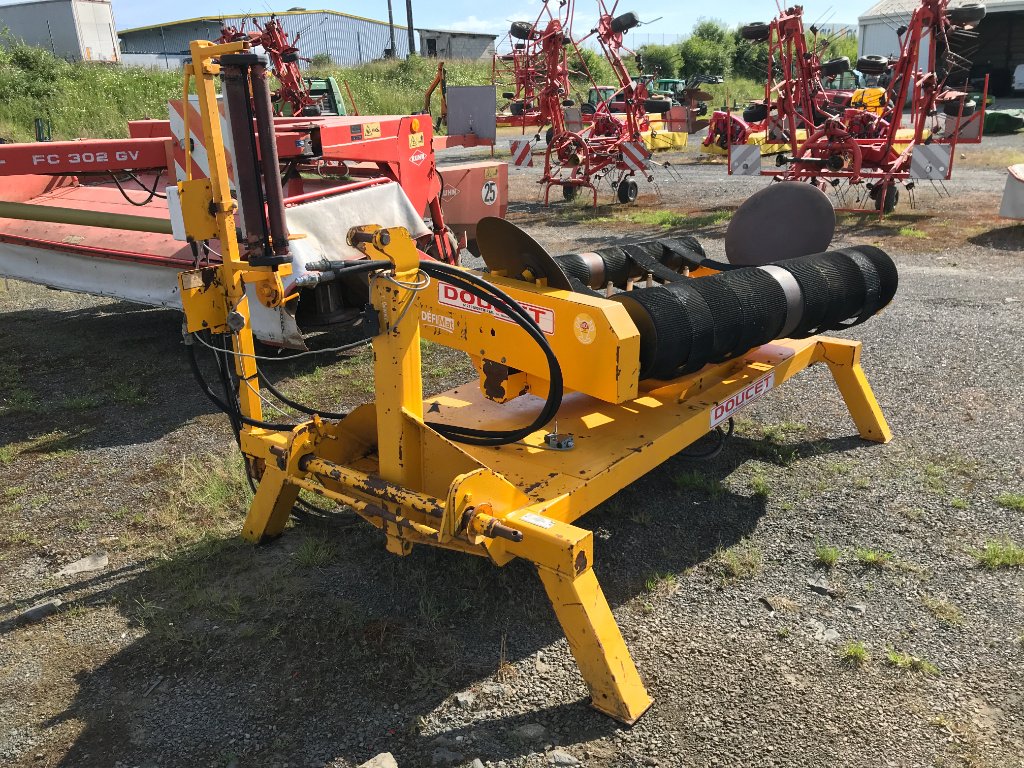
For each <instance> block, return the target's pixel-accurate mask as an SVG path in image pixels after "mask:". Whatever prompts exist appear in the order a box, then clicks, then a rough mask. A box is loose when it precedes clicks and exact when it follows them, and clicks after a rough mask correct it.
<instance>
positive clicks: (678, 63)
mask: <svg viewBox="0 0 1024 768" xmlns="http://www.w3.org/2000/svg"><path fill="white" fill-rule="evenodd" d="M742 26H743V25H739V26H737V27H735V28H730V27H728V26H726V25H725V24H724V23H722V22H720V21H717V20H714V19H701V20H700V21H698V22H697V24H696V25H695V26H694V28H693V32H692V33H691V34H690V36H689V37H687V38H686V39H685V40H683V41H682V42H681V43H675V44H673V45H644V46H641V47H640V49H639V50H638V51H637V53H638V54H639V60H640V61H639V64H640V65H642V68H643V71H644V73H645V74H653V75H657V76H658V77H678V78H683V79H688V78H691V77H694V76H696V75H722V76H723V77H726V78H730V77H732V78H746V79H750V80H759V81H761V82H764V79H765V76H766V74H767V68H768V45H767V43H754V42H751V41H749V40H744V39H743V37H742V35H741V34H740V30H741V29H742ZM807 34H808V39H810V33H809V32H808V33H807ZM823 39H827V41H828V47H827V50H826V52H825V53H824V54H822V58H823V59H834V58H838V57H840V56H848V57H849V58H850V60H851V61H854V62H855V61H856V59H857V36H856V34H855V33H854V32H853V30H848V31H846V32H840V33H837V34H833V35H829V36H828V37H827V38H826V37H825V36H824V35H819V37H818V40H819V44H820V42H821V41H822V40H823Z"/></svg>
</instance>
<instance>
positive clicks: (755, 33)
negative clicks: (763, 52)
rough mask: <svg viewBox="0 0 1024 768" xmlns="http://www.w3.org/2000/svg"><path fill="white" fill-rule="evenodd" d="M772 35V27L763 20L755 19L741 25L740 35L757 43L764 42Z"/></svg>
mask: <svg viewBox="0 0 1024 768" xmlns="http://www.w3.org/2000/svg"><path fill="white" fill-rule="evenodd" d="M770 36H771V27H769V26H768V25H767V24H765V23H764V22H763V21H755V22H753V23H751V24H746V25H744V26H742V27H740V37H742V38H743V39H744V40H750V41H752V42H755V43H763V42H764V41H765V40H767V39H768V38H769V37H770Z"/></svg>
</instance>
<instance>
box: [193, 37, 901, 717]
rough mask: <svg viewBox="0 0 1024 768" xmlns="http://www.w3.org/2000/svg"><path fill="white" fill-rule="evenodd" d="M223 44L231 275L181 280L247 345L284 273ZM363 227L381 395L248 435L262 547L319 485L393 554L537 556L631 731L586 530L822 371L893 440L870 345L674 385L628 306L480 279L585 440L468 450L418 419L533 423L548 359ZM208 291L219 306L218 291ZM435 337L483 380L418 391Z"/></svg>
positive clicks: (210, 322)
mask: <svg viewBox="0 0 1024 768" xmlns="http://www.w3.org/2000/svg"><path fill="white" fill-rule="evenodd" d="M224 48H226V47H225V46H210V47H207V46H205V45H203V44H201V43H193V44H192V53H193V61H194V64H193V67H194V68H195V70H196V71H195V73H194V74H195V75H196V77H197V81H199V82H198V83H197V89H198V90H199V91H200V94H201V100H200V104H201V107H202V110H201V111H202V114H203V121H204V130H206V131H207V137H208V139H207V147H208V148H209V149H210V150H211V152H212V155H213V157H212V159H211V163H210V165H211V178H212V181H213V185H212V186H213V195H214V203H215V210H216V211H217V220H218V223H219V226H220V227H221V235H222V246H223V248H224V255H225V266H224V267H222V268H220V271H219V272H218V273H217V274H216V275H213V276H212V278H211V279H207V280H205V281H203V280H201V279H199V278H201V277H204V276H205V277H208V278H210V277H211V276H210V275H208V274H207V275H203V274H199V275H197V274H196V273H185V274H183V277H182V290H183V300H184V304H185V310H186V314H187V319H188V327H189V328H190V329H195V330H198V329H203V328H206V329H210V330H212V331H214V332H229V330H228V327H227V324H228V321H227V320H226V319H225V313H235V315H234V320H235V323H234V325H233V327H234V328H235V329H236V330H235V332H233V339H234V343H235V349H236V350H237V351H239V352H241V353H242V355H249V354H252V344H253V341H252V332H251V329H250V328H249V324H248V311H247V307H246V305H245V302H244V294H243V287H244V284H245V283H246V282H252V281H254V280H256V281H261V280H262V281H267V280H271V281H272V280H273V276H274V275H275V273H273V272H271V273H270V274H269V275H268V274H267V273H266V272H265V271H264V270H259V269H253V268H250V267H248V265H246V264H245V263H244V262H241V261H240V260H239V258H238V249H237V244H236V243H235V242H234V237H233V236H231V235H232V234H233V222H232V221H231V215H230V209H231V205H230V202H229V201H230V197H229V196H228V191H227V188H226V182H225V178H224V176H222V175H221V173H220V172H218V171H216V170H215V169H217V168H223V166H222V165H221V164H222V163H223V162H224V158H223V154H222V153H220V154H218V152H217V148H218V146H219V144H220V142H219V128H220V126H219V121H218V120H214V119H212V118H213V116H214V115H215V114H216V112H215V110H214V109H213V107H215V104H214V102H213V98H214V96H213V91H212V87H210V88H209V89H207V88H206V87H205V86H203V85H202V84H201V83H203V82H206V83H207V84H209V77H208V76H209V74H210V73H211V71H212V66H211V64H210V63H209V61H208V56H207V54H210V53H211V52H212V51H213V50H214V49H219V50H220V51H221V52H224V50H223V49H224ZM211 135H213V136H215V137H216V138H217V139H218V141H210V140H209V137H210V136H211ZM360 229H361V230H362V231H363V233H364V238H363V239H365V235H368V236H369V238H370V242H363V243H360V244H359V246H358V247H359V248H360V249H361V250H363V251H364V253H366V254H367V255H368V256H370V257H371V258H378V259H380V258H386V259H388V260H390V261H391V263H392V265H393V270H392V271H391V272H390V273H385V272H383V271H381V272H376V273H374V274H373V275H372V276H371V280H370V296H371V302H372V305H373V307H374V308H375V309H376V311H377V313H378V318H379V322H380V331H379V332H378V334H377V335H376V336H374V338H373V349H374V374H375V381H376V398H375V401H374V402H373V403H367V404H365V405H363V406H360V407H358V408H356V409H355V410H353V411H352V413H350V414H349V415H348V416H347V417H346V418H344V419H342V420H339V421H332V420H325V419H322V418H320V417H313V418H312V419H311V420H310V421H308V422H305V423H304V424H301V425H299V426H296V427H295V428H294V429H293V430H292V431H291V432H285V431H273V430H266V429H262V428H258V427H249V426H247V427H244V428H243V431H242V435H241V445H242V451H243V453H244V454H245V455H246V457H247V460H249V461H250V465H251V466H252V467H253V468H254V469H256V471H257V472H258V473H259V474H260V482H259V485H258V487H257V491H256V495H255V497H254V499H253V502H252V505H251V507H250V509H249V513H248V516H247V518H246V520H245V523H244V527H243V536H244V537H245V538H246V539H248V540H250V541H253V542H258V541H263V540H265V539H269V538H273V537H276V536H278V535H280V534H281V533H282V532H283V530H284V528H285V525H286V523H287V521H288V517H289V514H290V512H291V509H292V506H293V504H294V503H295V501H296V498H297V496H298V494H299V492H300V491H302V490H306V491H309V492H312V493H316V494H319V495H321V496H323V497H325V498H328V499H331V500H333V501H335V502H337V503H340V504H344V505H347V506H348V507H350V508H351V509H353V510H354V511H355V512H356V513H357V514H359V515H360V516H362V517H363V518H364V519H366V520H367V521H368V522H370V523H371V524H373V525H374V526H376V527H377V528H379V529H380V530H381V531H383V532H384V534H385V539H386V547H387V549H388V550H389V551H391V552H393V553H395V554H399V555H406V554H409V552H410V551H411V550H412V548H413V546H414V545H416V544H427V545H430V546H436V547H444V548H448V549H453V550H458V551H461V552H466V553H469V554H474V555H479V556H483V557H487V558H489V559H490V560H491V561H492V562H494V563H495V564H497V565H504V564H506V563H508V562H510V561H511V560H512V559H514V558H517V557H519V558H523V559H526V560H529V561H530V562H532V563H534V565H535V566H536V567H537V571H538V574H539V575H540V579H541V582H542V583H543V585H544V588H545V590H546V591H547V594H548V596H549V598H550V600H551V603H552V605H553V607H554V610H555V614H556V616H557V617H558V620H559V622H560V623H561V626H562V628H563V631H564V632H565V635H566V637H567V638H568V641H569V647H570V649H571V650H572V653H573V655H574V657H575V658H576V661H577V664H578V665H579V668H580V672H581V674H582V676H583V679H584V680H585V681H586V683H587V685H588V687H589V689H590V693H591V702H592V704H593V706H594V707H595V708H597V709H598V710H600V711H601V712H604V713H606V714H607V715H610V716H611V717H613V718H615V719H617V720H620V721H622V722H624V723H634V722H635V721H636V720H637V718H639V717H640V716H641V715H642V714H643V713H644V712H645V711H646V710H647V708H648V707H649V706H650V705H651V698H650V696H649V695H648V694H647V691H646V690H645V688H644V685H643V683H642V682H641V679H640V675H639V673H638V672H637V669H636V666H635V665H634V663H633V660H632V658H631V657H630V655H629V651H628V649H627V648H626V644H625V642H624V640H623V638H622V634H621V633H620V631H619V628H618V626H617V625H616V623H615V619H614V617H613V615H612V612H611V609H610V607H609V605H608V602H607V601H606V599H605V597H604V594H603V593H602V591H601V587H600V585H599V584H598V582H597V578H596V576H595V574H594V570H593V564H594V543H593V534H592V533H591V532H590V531H587V530H584V529H582V528H579V527H577V526H575V525H574V524H573V523H574V522H575V521H576V520H577V519H578V518H579V517H580V516H581V515H583V514H585V513H586V512H587V511H589V510H590V509H593V508H594V507H595V506H596V505H598V504H600V503H601V502H603V501H604V500H605V499H607V498H609V497H610V496H611V495H612V494H614V493H615V492H616V491H618V490H619V489H621V488H622V487H624V486H625V485H628V484H629V483H631V482H633V481H634V480H636V479H638V478H640V477H642V476H643V475H644V474H645V473H647V472H649V471H650V470H651V469H653V468H654V467H656V466H658V465H659V464H661V463H662V462H663V461H665V460H666V459H668V458H670V457H671V456H673V455H675V454H676V453H678V452H679V451H681V450H683V449H684V448H686V447H687V446H688V445H690V444H692V443H693V442H695V441H696V440H698V439H699V438H700V437H701V436H703V435H704V434H706V433H708V432H709V431H710V430H711V429H713V427H714V425H715V424H716V423H717V422H718V421H719V420H724V418H726V417H727V416H728V415H731V414H732V413H733V412H735V410H736V409H738V408H740V407H742V406H743V405H744V404H746V403H748V402H750V401H751V400H753V399H755V398H757V397H759V396H760V395H762V394H765V393H767V392H768V391H770V390H771V389H772V388H774V387H776V386H778V385H780V384H781V383H783V382H784V381H786V380H788V379H789V378H790V377H792V376H794V375H795V374H797V373H799V372H800V371H802V370H803V369H805V368H807V367H809V366H811V365H814V364H815V363H819V362H823V363H825V364H826V365H827V366H828V368H829V370H830V371H831V372H832V375H833V377H834V378H835V381H836V383H837V385H838V387H839V391H840V393H841V394H842V396H843V399H844V400H845V402H846V405H847V407H848V409H849V411H850V414H851V415H852V417H853V420H854V423H855V424H856V426H857V429H858V431H859V432H860V434H861V436H862V437H864V438H865V439H868V440H874V441H877V442H886V441H888V440H889V439H891V437H892V435H891V432H890V431H889V428H888V426H887V424H886V422H885V419H884V417H883V415H882V413H881V410H880V408H879V406H878V403H877V402H876V401H875V398H874V396H873V394H872V392H871V389H870V387H869V385H868V383H867V380H866V378H865V376H864V371H863V369H862V368H861V364H860V352H861V346H860V343H859V342H852V341H846V340H842V339H832V338H826V337H816V338H811V339H805V340H799V341H794V340H783V341H778V342H775V343H772V344H768V345H765V346H763V347H760V348H759V349H756V350H753V351H751V352H750V353H748V354H747V355H745V356H744V357H743V358H740V359H737V360H733V361H730V362H726V363H721V364H716V365H712V366H708V367H706V368H705V369H704V370H702V371H700V372H699V373H696V374H694V375H691V376H686V377H683V378H680V379H677V380H674V381H668V382H659V381H645V382H640V381H638V378H639V335H638V332H637V329H636V327H635V326H634V324H633V323H632V321H630V319H629V317H628V316H627V314H626V313H625V311H624V309H623V308H622V306H621V305H620V304H618V303H616V302H613V301H610V300H606V299H603V298H595V297H591V296H586V295H583V294H578V293H569V292H566V291H560V290H555V289H550V288H547V287H546V286H544V285H541V284H538V285H532V284H528V283H523V282H518V281H514V280H509V279H506V278H504V277H501V276H500V275H487V276H486V279H488V280H490V281H491V282H493V283H494V284H495V285H498V286H500V287H501V288H502V290H504V291H505V292H506V293H508V294H509V295H510V296H512V297H513V298H514V299H516V300H517V301H518V302H520V303H521V304H522V305H523V306H524V307H525V308H526V309H527V311H528V312H530V313H531V314H532V316H533V317H534V318H535V319H536V321H537V323H538V325H539V327H540V328H541V329H542V331H543V332H544V333H545V336H546V338H547V339H548V341H549V343H550V345H551V347H552V349H553V350H554V352H555V354H556V356H557V358H558V360H559V362H560V364H561V368H562V371H563V374H564V379H565V384H566V394H565V397H564V398H563V401H562V406H561V408H560V410H559V413H558V427H559V430H560V431H562V432H565V433H570V432H571V433H573V434H574V435H575V448H573V449H572V450H567V451H555V450H551V449H549V448H548V447H547V446H546V445H545V443H544V435H545V433H544V430H539V431H537V432H535V433H534V434H532V435H529V436H528V437H526V438H525V439H524V440H522V441H521V442H520V443H517V444H514V445H505V446H501V447H477V446H470V445H458V444H455V443H454V442H451V441H449V440H447V439H445V438H444V437H442V436H441V435H440V434H439V433H438V432H437V431H435V430H434V429H432V428H431V427H429V426H428V425H426V424H425V423H424V413H425V412H426V413H428V414H429V418H430V419H431V420H432V421H437V422H442V423H452V424H459V425H463V426H471V427H477V428H484V429H508V428H511V427H513V426H517V425H521V424H524V423H529V422H530V421H531V420H532V419H533V418H534V415H535V414H536V413H537V408H538V401H537V399H536V398H535V397H525V396H522V395H524V394H525V393H531V394H533V395H538V394H539V395H544V394H545V393H546V390H547V380H546V377H547V373H548V371H547V367H546V361H545V359H544V358H543V356H542V355H541V354H540V352H539V350H538V349H537V348H536V346H535V345H534V342H533V341H532V340H531V339H530V338H529V336H527V334H526V333H525V331H523V329H521V328H520V327H519V326H518V325H515V324H513V323H511V322H509V321H508V319H507V318H504V317H500V316H498V315H497V313H496V312H495V311H494V310H493V309H492V308H491V307H490V306H489V305H487V304H485V303H483V302H480V301H479V300H477V299H476V298H475V297H473V296H471V295H469V294H465V293H463V292H461V291H459V290H456V289H455V287H454V286H452V285H449V284H447V283H442V282H438V281H432V282H429V283H427V284H426V285H424V281H423V275H422V273H420V271H419V260H420V257H421V255H420V254H419V252H418V251H417V250H416V248H415V245H414V243H413V241H412V239H411V237H410V236H409V234H408V232H406V231H405V230H403V229H400V228H395V229H390V230H382V229H380V227H377V226H374V225H367V226H365V227H361V228H360ZM190 275H191V277H190ZM211 291H212V292H214V293H220V294H222V295H223V296H224V300H223V301H220V302H218V301H217V300H214V299H212V298H211V297H210V296H208V295H206V294H208V293H209V292H211ZM186 294H187V295H186ZM239 319H241V320H243V321H244V323H243V324H241V325H239V323H238V320H239ZM424 339H427V340H429V341H431V342H435V343H440V344H443V345H446V346H449V347H452V348H455V349H460V350H463V351H465V352H467V353H469V354H470V355H472V356H474V358H475V359H476V360H477V363H478V368H479V369H480V371H481V381H480V386H474V385H470V384H467V385H465V386H463V387H458V388H456V389H453V390H450V391H448V392H445V393H443V394H441V395H437V396H434V397H430V398H427V400H426V401H425V400H424V398H423V388H422V378H421V369H422V366H421V359H420V343H421V341H422V340H424ZM236 359H238V360H240V361H241V362H240V363H239V376H240V377H242V376H245V377H247V378H248V379H249V380H250V381H251V382H252V383H253V384H254V385H255V383H256V380H255V376H254V374H255V366H254V364H253V363H254V361H253V360H252V358H248V357H244V356H236ZM255 392H256V390H255V389H253V390H248V388H246V391H242V392H240V395H241V396H243V397H244V396H246V395H249V396H250V399H246V400H243V402H242V406H243V410H244V412H245V413H246V415H249V416H252V417H253V418H258V414H259V403H258V402H252V401H251V398H254V397H256V395H255Z"/></svg>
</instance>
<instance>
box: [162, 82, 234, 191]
mask: <svg viewBox="0 0 1024 768" xmlns="http://www.w3.org/2000/svg"><path fill="white" fill-rule="evenodd" d="M217 106H218V108H219V110H220V130H221V134H223V137H224V151H225V154H226V155H227V165H228V179H229V183H230V184H231V186H232V187H234V185H235V164H234V156H235V151H234V146H233V144H232V141H231V128H230V127H229V125H228V121H227V119H226V118H225V116H224V102H223V100H221V99H218V100H217ZM185 110H188V133H189V137H190V139H191V148H190V150H189V151H190V152H191V153H192V178H193V179H208V178H210V157H209V154H208V152H207V149H206V140H205V138H204V137H203V118H202V116H201V115H200V114H199V101H198V99H197V98H196V97H192V98H190V99H189V101H188V104H185V105H183V104H182V101H181V99H172V100H171V101H169V102H168V103H167V112H168V116H169V118H170V122H171V134H172V135H173V136H174V173H175V176H176V177H177V179H178V181H185Z"/></svg>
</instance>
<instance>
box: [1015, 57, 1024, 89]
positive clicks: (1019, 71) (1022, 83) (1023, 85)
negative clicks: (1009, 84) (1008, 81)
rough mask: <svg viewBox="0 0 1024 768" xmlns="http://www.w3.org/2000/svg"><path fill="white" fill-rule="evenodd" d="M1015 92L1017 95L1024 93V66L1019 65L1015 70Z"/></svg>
mask: <svg viewBox="0 0 1024 768" xmlns="http://www.w3.org/2000/svg"><path fill="white" fill-rule="evenodd" d="M1013 90H1014V91H1016V92H1017V93H1021V92H1024V64H1018V65H1017V68H1016V69H1015V70H1013Z"/></svg>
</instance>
